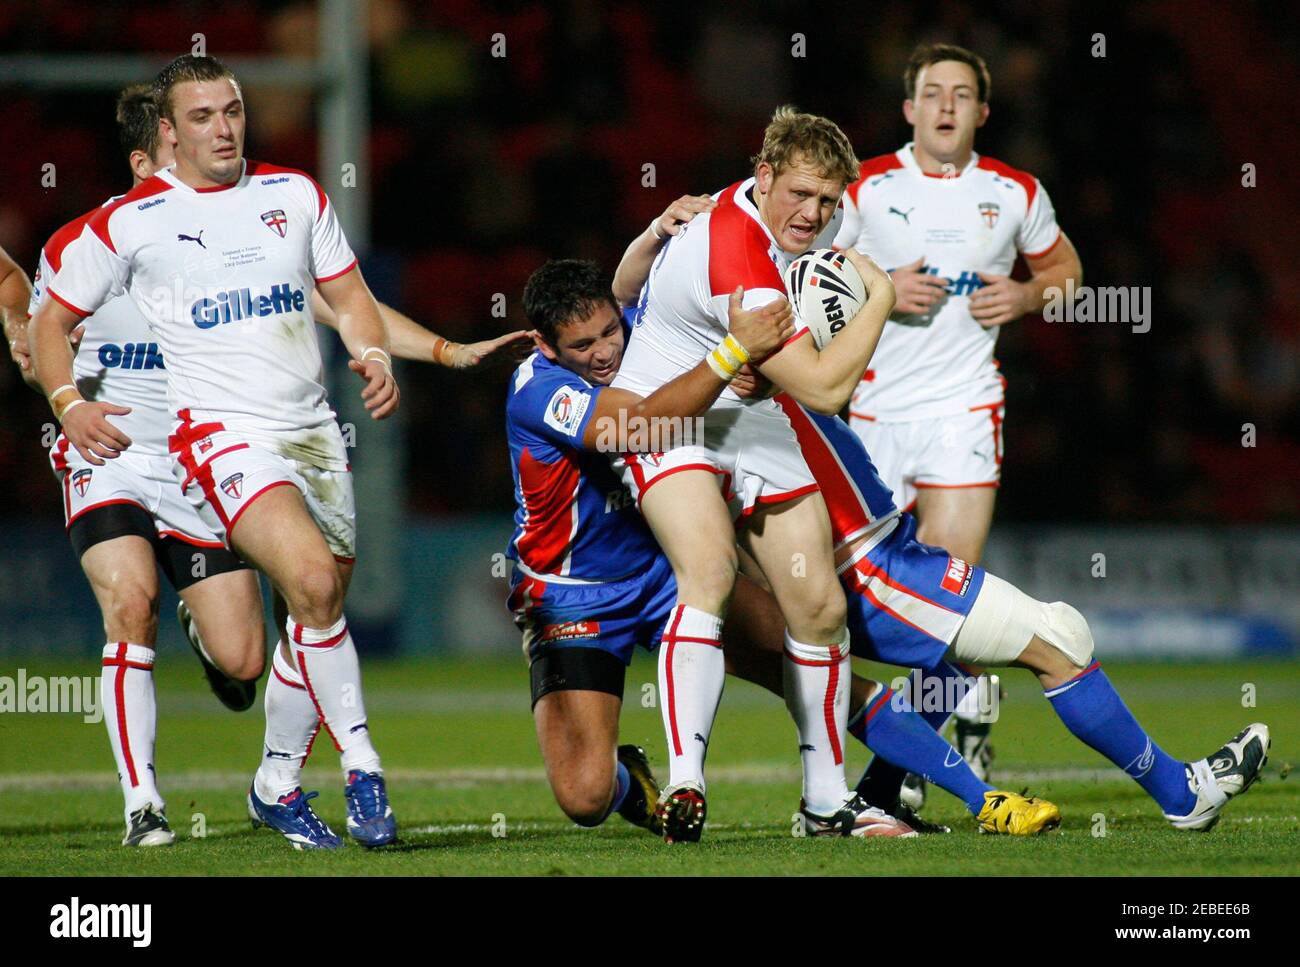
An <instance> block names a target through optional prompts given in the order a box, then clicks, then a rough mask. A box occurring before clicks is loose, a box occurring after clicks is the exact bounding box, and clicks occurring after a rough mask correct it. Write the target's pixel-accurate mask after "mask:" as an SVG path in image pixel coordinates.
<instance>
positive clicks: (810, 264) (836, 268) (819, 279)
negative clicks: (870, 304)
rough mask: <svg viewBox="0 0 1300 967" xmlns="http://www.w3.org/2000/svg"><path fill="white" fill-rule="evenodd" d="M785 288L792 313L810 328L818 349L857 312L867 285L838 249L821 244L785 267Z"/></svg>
mask: <svg viewBox="0 0 1300 967" xmlns="http://www.w3.org/2000/svg"><path fill="white" fill-rule="evenodd" d="M785 288H786V291H787V292H788V293H789V294H790V305H791V307H792V308H793V309H794V314H795V316H797V317H798V318H799V319H801V320H803V322H804V323H806V324H807V326H808V328H809V329H810V330H811V331H812V337H813V341H814V342H815V343H816V344H817V348H818V349H824V348H825V347H826V346H827V345H828V344H829V343H830V341H831V338H832V337H833V336H834V335H835V334H836V333H837V332H839V331H840V330H841V329H843V328H844V327H845V326H846V325H848V322H849V320H850V319H852V318H853V317H854V316H856V315H857V314H858V310H860V309H861V308H862V307H863V305H865V304H866V301H867V287H866V286H865V285H863V284H862V276H860V275H858V270H857V269H855V268H854V267H853V263H852V262H850V261H849V260H848V259H847V258H845V257H844V254H843V253H842V252H837V251H835V250H834V249H829V248H823V249H817V250H816V251H813V252H807V253H805V254H803V255H801V256H799V257H798V258H797V259H795V260H794V261H793V262H791V263H790V265H789V267H788V268H787V269H786V270H785Z"/></svg>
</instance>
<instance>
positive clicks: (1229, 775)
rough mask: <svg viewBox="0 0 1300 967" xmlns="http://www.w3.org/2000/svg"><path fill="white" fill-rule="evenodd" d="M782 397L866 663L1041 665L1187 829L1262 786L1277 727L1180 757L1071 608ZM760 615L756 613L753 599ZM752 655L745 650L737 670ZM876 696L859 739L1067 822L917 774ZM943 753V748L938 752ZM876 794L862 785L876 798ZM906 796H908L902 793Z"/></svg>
mask: <svg viewBox="0 0 1300 967" xmlns="http://www.w3.org/2000/svg"><path fill="white" fill-rule="evenodd" d="M692 217H694V212H682V213H681V214H680V220H682V221H689V219H690V218H692ZM664 242H665V240H664V239H661V238H659V237H658V234H657V233H655V234H653V235H652V234H651V233H650V232H647V233H644V234H643V235H641V236H640V237H638V239H637V240H635V241H634V242H633V243H632V244H631V245H630V246H629V247H628V250H627V252H626V253H625V255H624V258H623V262H622V263H621V264H620V266H619V268H618V271H617V272H616V274H615V283H614V286H615V295H616V297H617V298H618V299H619V300H620V302H622V303H624V304H630V303H632V302H634V301H635V298H636V292H637V291H638V290H639V289H640V286H641V284H643V283H644V281H645V279H646V278H647V277H648V274H649V270H650V265H651V262H652V261H653V259H654V257H655V255H656V253H657V252H658V250H659V248H660V247H661V246H662V245H663V244H664ZM760 381H761V377H754V378H753V385H749V386H746V385H743V383H742V381H741V380H736V381H734V382H733V384H732V389H733V390H734V391H736V392H738V393H741V392H760V391H766V389H767V387H763V386H759V385H758V383H759V382H760ZM778 399H779V401H780V402H781V404H782V406H783V408H784V409H785V411H786V414H787V415H788V416H789V417H790V421H791V425H792V426H793V427H794V430H795V433H796V435H797V436H798V438H799V443H800V447H801V449H802V451H803V455H804V458H805V460H806V461H807V463H808V466H809V469H810V470H811V471H812V472H813V476H814V478H815V479H816V481H817V483H818V485H819V487H820V488H821V491H822V494H823V496H824V498H825V501H826V505H827V509H828V511H829V514H830V518H831V530H832V536H833V541H834V544H835V563H836V569H837V572H838V574H839V576H840V581H841V583H842V584H843V586H844V589H845V592H846V597H847V599H848V604H849V609H848V626H849V631H850V636H851V640H850V650H851V652H852V654H853V655H855V656H858V657H861V658H868V659H872V660H878V661H884V662H888V663H891V664H897V665H904V666H910V667H914V668H921V669H925V670H926V672H927V673H928V674H931V675H937V676H940V677H942V678H945V679H950V680H951V679H956V680H958V681H959V682H960V681H967V682H972V683H973V680H971V679H970V678H969V676H968V675H967V674H966V673H965V672H964V671H963V670H961V669H960V668H958V667H956V663H963V664H968V665H972V666H981V667H983V666H992V667H998V666H1017V667H1021V668H1027V669H1029V670H1030V671H1031V672H1033V673H1034V674H1035V675H1036V676H1037V677H1038V679H1039V681H1040V683H1041V684H1042V686H1043V688H1044V695H1045V697H1046V698H1047V699H1048V701H1049V702H1050V703H1051V705H1052V708H1053V710H1054V711H1055V712H1056V714H1057V716H1058V717H1059V718H1060V719H1061V721H1062V723H1063V724H1064V725H1065V727H1066V728H1067V729H1069V730H1070V732H1071V733H1072V734H1073V735H1074V736H1075V737H1076V738H1078V739H1079V740H1080V741H1082V742H1083V743H1084V744H1086V745H1088V746H1089V747H1091V748H1092V749H1095V750H1096V751H1097V752H1099V753H1101V754H1102V755H1103V756H1105V757H1106V758H1107V759H1109V760H1110V761H1111V762H1112V763H1114V764H1115V765H1116V766H1117V767H1118V768H1120V769H1122V770H1123V771H1124V772H1125V773H1126V774H1127V775H1129V776H1131V777H1132V778H1133V779H1134V780H1136V781H1137V783H1138V784H1139V785H1141V786H1142V788H1143V789H1144V790H1145V791H1146V792H1147V793H1148V795H1150V796H1151V797H1152V799H1154V800H1155V801H1156V802H1157V803H1158V804H1159V805H1160V807H1161V810H1162V811H1163V813H1164V815H1165V818H1166V819H1167V820H1168V821H1169V822H1170V823H1171V824H1172V825H1173V826H1174V827H1175V828H1176V829H1186V830H1208V829H1210V828H1211V827H1212V826H1213V825H1214V824H1215V823H1216V822H1217V821H1218V819H1219V815H1220V813H1221V812H1222V809H1223V806H1224V804H1225V803H1226V802H1227V801H1228V800H1229V799H1230V798H1232V797H1233V796H1236V795H1240V794H1241V793H1243V792H1245V791H1246V789H1248V788H1249V787H1250V785H1251V784H1252V783H1253V782H1254V781H1255V780H1256V779H1257V778H1258V776H1259V773H1260V771H1261V770H1262V768H1263V766H1264V764H1265V762H1266V761H1267V758H1268V749H1269V741H1270V739H1269V730H1268V726H1266V725H1264V724H1262V723H1254V724H1252V725H1249V726H1247V727H1246V728H1245V729H1243V730H1242V731H1241V732H1239V733H1238V734H1237V735H1236V736H1235V737H1233V738H1232V739H1231V740H1230V741H1229V742H1228V743H1227V744H1225V745H1224V746H1223V747H1222V748H1220V749H1219V750H1218V751H1216V752H1215V753H1213V754H1212V755H1210V756H1207V757H1206V758H1203V759H1198V760H1195V761H1190V762H1187V761H1181V760H1178V759H1175V758H1173V757H1172V756H1170V755H1168V754H1167V753H1166V752H1164V750H1162V749H1161V748H1160V747H1159V746H1158V745H1156V743H1155V742H1154V741H1153V740H1152V739H1151V738H1150V737H1149V736H1148V735H1147V733H1146V732H1145V731H1144V730H1143V729H1142V727H1141V726H1140V725H1139V724H1138V722H1137V720H1136V719H1135V718H1134V717H1133V715H1132V713H1131V712H1130V711H1129V710H1128V708H1127V707H1126V706H1125V705H1124V702H1123V700H1122V699H1121V698H1120V697H1119V694H1118V693H1117V692H1116V691H1115V689H1114V687H1113V686H1112V685H1111V683H1110V680H1109V679H1108V678H1107V677H1106V674H1105V672H1104V671H1102V669H1101V665H1100V662H1099V661H1097V659H1096V658H1095V657H1094V655H1093V639H1092V633H1091V631H1090V630H1089V628H1088V624H1087V622H1086V621H1085V620H1084V618H1083V616H1082V615H1081V614H1080V613H1079V612H1078V611H1077V610H1075V609H1074V608H1073V607H1071V606H1070V605H1068V604H1066V603H1064V602H1060V601H1058V602H1054V603H1051V604H1048V603H1045V602H1041V601H1037V600H1035V599H1033V598H1031V597H1030V596H1029V595H1027V594H1025V593H1024V592H1023V591H1021V590H1019V589H1018V588H1016V587H1014V586H1013V585H1011V584H1009V583H1007V582H1006V581H1003V580H1002V579H1000V578H998V577H996V576H995V575H992V574H989V573H987V572H986V571H985V570H984V569H983V568H980V567H978V566H976V565H972V564H969V563H967V562H965V561H962V560H960V559H958V558H954V557H952V556H951V555H949V554H948V552H947V551H945V550H942V549H941V548H936V547H931V546H928V545H925V544H921V543H920V542H918V541H917V540H916V538H915V534H916V521H915V519H914V518H913V517H912V516H911V515H910V514H905V513H900V512H899V510H898V509H897V507H896V506H895V504H894V501H893V496H892V494H891V493H890V491H889V489H888V488H887V487H885V485H884V484H883V483H882V482H881V480H880V477H879V475H878V474H877V473H876V470H875V467H874V466H873V465H872V463H871V459H870V457H869V455H868V454H867V451H866V449H865V447H864V446H863V445H862V443H861V441H860V439H859V438H858V437H857V436H856V435H855V434H854V433H853V432H852V430H851V429H849V427H848V425H847V424H846V423H844V421H843V420H841V419H839V418H838V417H829V416H823V415H821V414H817V413H813V412H810V411H808V410H807V409H806V408H804V407H802V406H800V405H799V404H798V403H797V402H795V401H794V400H793V399H791V398H789V397H788V396H786V395H784V394H783V395H782V396H780V397H778ZM749 573H751V574H752V573H754V572H753V571H752V570H750V571H749ZM749 610H751V611H752V610H754V606H753V605H752V604H751V606H750V608H749ZM736 611H737V612H739V611H740V609H736ZM763 628H764V624H763V623H762V622H758V623H757V633H756V634H752V635H750V636H749V642H750V643H751V644H759V645H761V646H762V649H763V651H764V652H765V653H766V655H767V657H766V658H764V657H761V656H760V655H758V654H755V653H752V652H751V653H749V654H747V655H745V656H743V660H744V662H745V668H744V670H743V672H742V674H743V677H746V678H748V679H749V680H751V681H756V682H757V683H759V684H762V685H764V686H765V687H767V688H769V689H770V690H771V691H773V692H775V693H777V694H781V688H780V686H781V649H782V642H781V636H780V634H776V635H773V634H771V632H770V631H768V632H767V633H766V634H763ZM740 657H741V656H738V655H734V654H733V655H731V658H732V660H733V663H734V662H735V661H736V660H738V659H740ZM730 670H731V668H729V671H730ZM737 671H739V669H737ZM862 692H863V688H862V686H860V685H859V684H858V683H857V682H855V685H854V689H853V705H852V707H851V712H850V721H849V730H850V732H851V733H852V734H854V735H855V736H857V737H858V738H860V739H862V740H863V741H865V742H867V743H868V745H869V746H870V747H872V748H873V749H875V750H876V751H877V752H878V753H879V754H881V755H882V756H883V757H884V758H885V759H886V760H887V761H890V762H892V763H893V764H894V765H895V766H899V767H902V768H905V769H907V770H908V771H911V772H915V773H917V774H918V775H922V776H925V777H926V778H928V779H930V780H931V781H934V782H936V784H938V785H940V786H941V787H943V788H945V789H948V791H950V792H954V794H956V795H958V796H959V798H962V799H963V801H964V802H965V803H966V805H967V807H968V808H969V809H970V810H971V812H972V813H974V814H975V815H976V816H977V818H978V819H979V820H980V826H981V828H982V829H984V830H986V831H989V832H1020V831H1026V830H1019V829H1016V828H1014V827H1015V826H1016V825H1018V824H1022V823H1025V822H1028V823H1029V824H1030V825H1038V824H1042V825H1054V824H1055V823H1056V822H1059V814H1058V815H1056V816H1054V817H1053V816H1052V815H1051V814H1052V813H1053V812H1055V807H1052V808H1051V809H1050V810H1049V809H1046V808H1041V809H1037V810H1027V811H1020V812H1015V811H1006V810H1005V809H1003V807H1004V806H1005V801H1004V800H1003V798H1002V797H1003V796H1005V794H1004V793H1001V792H999V791H997V790H992V789H990V788H989V787H987V786H985V787H984V790H983V792H981V793H979V795H977V794H976V793H977V788H978V787H977V786H976V785H975V784H973V783H971V782H969V781H968V780H967V779H966V777H965V775H964V773H963V772H962V771H961V770H958V769H955V768H952V767H949V766H948V765H947V763H946V761H941V760H939V759H938V758H937V757H931V758H930V761H929V762H927V763H926V764H924V765H922V767H921V768H917V767H916V766H915V765H909V764H906V763H904V762H903V761H902V759H903V758H904V757H911V758H913V759H915V758H916V757H917V756H918V752H917V750H916V749H912V750H907V749H896V750H892V751H887V750H885V749H882V748H877V745H876V739H875V738H873V736H872V734H871V733H872V729H873V727H875V728H878V726H876V725H875V723H876V722H877V721H890V720H889V718H888V717H886V718H885V719H883V720H882V719H881V717H880V712H881V711H882V710H883V709H884V708H885V706H886V705H890V706H895V705H900V704H905V703H904V702H902V700H901V698H894V697H890V696H888V695H885V694H880V695H872V696H870V697H869V698H866V699H865V700H862V699H861V698H860V696H861V695H862ZM958 697H959V698H960V696H958ZM952 709H953V706H952V705H951V704H950V703H945V704H944V707H943V708H941V709H938V710H935V711H933V712H930V711H927V712H926V713H925V718H926V720H927V721H929V722H930V724H931V725H932V726H934V727H935V728H941V727H942V725H943V723H944V722H945V721H946V720H947V718H948V717H949V715H950V714H951V712H952ZM891 724H893V723H892V722H891ZM945 744H946V743H945ZM931 748H933V749H934V750H935V751H936V753H937V747H931ZM921 755H922V756H923V755H924V753H921ZM966 771H967V772H968V771H969V770H966ZM971 777H972V778H973V774H972V776H971ZM954 778H956V779H957V780H958V783H957V784H954V783H953V781H952V780H953V779H954ZM976 782H978V780H976ZM980 785H984V784H983V783H980ZM870 791H871V790H870V789H869V788H865V787H864V784H860V785H859V789H858V792H859V794H860V795H864V798H866V797H867V796H868V795H869V793H870ZM893 794H894V795H895V796H896V795H897V787H896V786H895V787H894V793H893ZM868 801H870V799H868ZM873 805H875V806H877V807H882V808H885V809H890V811H894V809H892V808H891V807H896V805H897V803H896V801H889V802H876V803H873ZM1047 805H1050V804H1047ZM989 807H994V808H989ZM986 809H987V810H988V814H987V815H986ZM1003 827H1006V828H1003ZM1029 831H1032V830H1029Z"/></svg>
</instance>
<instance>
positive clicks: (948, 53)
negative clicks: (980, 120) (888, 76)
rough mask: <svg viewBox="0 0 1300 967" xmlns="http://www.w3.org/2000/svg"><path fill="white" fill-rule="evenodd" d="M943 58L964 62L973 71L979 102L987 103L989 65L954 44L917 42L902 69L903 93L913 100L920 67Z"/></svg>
mask: <svg viewBox="0 0 1300 967" xmlns="http://www.w3.org/2000/svg"><path fill="white" fill-rule="evenodd" d="M944 60H955V61H957V63H959V64H965V65H966V66H967V67H969V68H970V69H971V70H973V71H974V72H975V83H976V85H977V86H978V90H977V92H976V93H977V95H978V97H979V102H980V103H981V104H987V103H988V101H989V92H990V90H991V89H992V87H993V78H992V77H991V76H990V75H989V65H988V64H986V63H984V58H983V57H981V56H980V55H979V54H976V53H974V52H972V51H969V50H967V49H966V48H965V47H958V46H957V45H956V44H918V45H917V47H916V49H915V50H914V51H912V56H911V58H910V59H909V60H908V62H907V69H906V70H905V71H903V95H904V96H905V97H907V98H909V99H910V100H915V99H916V78H917V75H919V74H920V73H921V70H922V68H925V67H929V66H930V65H931V64H937V63H939V62H940V61H944Z"/></svg>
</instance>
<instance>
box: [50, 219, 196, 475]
mask: <svg viewBox="0 0 1300 967" xmlns="http://www.w3.org/2000/svg"><path fill="white" fill-rule="evenodd" d="M120 197H122V196H121V195H118V196H117V197H115V198H110V199H109V200H108V201H107V202H105V203H104V205H105V206H107V205H111V204H112V203H113V202H115V201H117V199H118V198H120ZM97 211H99V209H98V208H96V209H92V210H91V211H88V212H86V214H84V215H82V216H80V217H79V218H74V219H73V220H72V221H70V222H68V224H66V225H64V226H63V227H62V228H60V229H59V230H58V231H57V232H55V233H54V234H53V235H51V236H50V240H49V241H48V242H46V243H45V247H44V248H42V249H41V259H40V265H39V266H38V267H37V269H36V275H35V276H34V277H33V279H32V299H31V303H30V305H29V306H28V309H27V313H28V315H33V316H34V315H35V314H36V310H37V308H38V307H39V306H40V304H41V301H42V299H43V297H44V295H45V290H46V289H47V288H48V287H49V285H50V283H51V282H52V281H53V280H54V279H55V278H56V277H57V274H58V271H59V268H60V267H61V266H62V264H63V255H64V252H65V251H66V250H67V249H68V248H69V246H72V245H77V244H79V242H78V239H79V237H80V235H81V233H82V230H83V229H84V228H85V227H86V222H87V221H89V220H90V216H91V215H93V214H95V212H97ZM84 325H85V330H86V331H85V335H84V336H83V337H82V340H81V345H80V346H78V347H77V353H76V356H75V357H74V358H73V361H72V372H73V377H74V378H75V379H76V381H77V388H78V389H79V390H80V391H81V395H82V396H84V397H85V398H86V399H88V400H102V401H105V402H108V403H116V404H118V405H119V406H129V407H130V408H131V412H130V413H127V414H126V415H125V416H110V417H109V422H110V423H112V424H113V425H114V426H116V427H118V428H119V429H120V430H122V432H123V433H125V434H126V435H127V436H129V437H130V438H131V450H130V452H131V453H138V454H143V455H145V456H158V457H165V456H166V455H167V431H168V429H169V428H170V427H171V416H170V414H169V413H168V411H167V370H166V369H165V368H164V365H163V355H162V351H161V350H160V348H159V346H158V342H157V341H156V339H155V337H154V335H153V334H152V333H151V332H150V331H149V324H148V323H147V322H146V321H145V318H144V316H142V315H141V314H140V310H139V309H137V308H136V306H135V303H134V302H132V301H131V299H130V298H129V297H127V296H125V295H121V296H117V297H115V298H111V299H109V300H108V301H107V302H105V303H104V304H103V305H102V306H100V307H99V308H98V309H96V310H95V312H94V313H93V314H92V315H90V316H88V317H87V318H86V320H85V322H84Z"/></svg>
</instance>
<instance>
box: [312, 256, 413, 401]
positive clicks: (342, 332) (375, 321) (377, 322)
mask: <svg viewBox="0 0 1300 967" xmlns="http://www.w3.org/2000/svg"><path fill="white" fill-rule="evenodd" d="M317 291H318V292H319V293H320V294H321V298H323V299H324V300H325V304H326V305H328V306H329V308H330V309H331V310H333V312H334V316H335V319H336V321H337V322H338V331H339V337H340V338H341V339H342V340H343V345H345V346H347V347H348V352H349V353H351V354H352V361H351V362H349V363H348V369H350V370H352V372H354V373H356V374H357V375H358V376H360V377H361V378H362V379H364V380H365V381H366V388H365V389H363V390H362V391H361V398H362V399H363V400H365V402H366V409H367V410H369V411H370V416H371V419H375V420H382V419H384V418H385V417H388V416H392V415H393V414H394V413H396V412H397V404H398V402H399V400H400V396H401V394H400V393H399V392H398V389H397V380H395V379H394V378H393V363H392V357H390V356H389V355H388V332H387V330H386V329H385V328H384V320H383V319H382V318H381V317H380V315H379V306H378V304H377V303H376V302H375V297H374V296H373V295H371V293H370V287H369V286H367V285H366V280H365V279H363V278H362V277H361V269H360V268H357V267H353V268H352V270H351V271H349V272H345V273H344V274H343V275H340V276H338V277H337V278H334V279H330V280H329V281H328V282H322V283H320V285H319V286H317Z"/></svg>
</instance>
